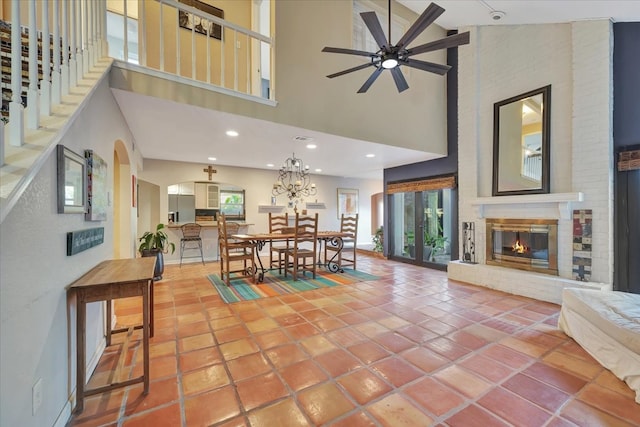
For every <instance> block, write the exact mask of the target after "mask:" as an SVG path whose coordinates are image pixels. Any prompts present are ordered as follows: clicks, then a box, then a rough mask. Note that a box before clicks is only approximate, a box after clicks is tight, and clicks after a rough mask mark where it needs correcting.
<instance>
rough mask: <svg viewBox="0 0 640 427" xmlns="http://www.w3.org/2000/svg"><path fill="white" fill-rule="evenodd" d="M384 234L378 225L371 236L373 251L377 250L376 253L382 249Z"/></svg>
mask: <svg viewBox="0 0 640 427" xmlns="http://www.w3.org/2000/svg"><path fill="white" fill-rule="evenodd" d="M383 238H384V234H383V229H382V226H380V227H379V228H378V229H377V230H376V234H374V235H373V238H372V239H371V240H372V241H373V245H374V247H373V251H374V252H377V253H382V251H383V249H384V241H383Z"/></svg>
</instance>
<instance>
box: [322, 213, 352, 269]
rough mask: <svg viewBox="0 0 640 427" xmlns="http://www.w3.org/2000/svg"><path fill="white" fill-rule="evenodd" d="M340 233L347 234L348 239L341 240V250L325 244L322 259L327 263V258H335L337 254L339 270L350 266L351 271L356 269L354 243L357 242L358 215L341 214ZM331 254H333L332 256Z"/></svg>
mask: <svg viewBox="0 0 640 427" xmlns="http://www.w3.org/2000/svg"><path fill="white" fill-rule="evenodd" d="M340 232H341V233H347V234H348V235H349V236H348V237H343V238H342V243H343V246H342V250H340V248H338V247H335V246H331V245H328V244H326V243H325V245H324V259H325V261H328V260H329V258H327V256H331V257H333V256H335V255H336V254H335V253H336V252H337V253H338V259H337V261H336V262H337V263H338V265H339V266H340V268H343V267H344V266H345V264H351V265H352V266H353V269H354V270H355V269H356V243H357V242H358V214H355V215H345V214H342V217H341V218H340ZM332 252H333V254H332Z"/></svg>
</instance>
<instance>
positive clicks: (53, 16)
mask: <svg viewBox="0 0 640 427" xmlns="http://www.w3.org/2000/svg"><path fill="white" fill-rule="evenodd" d="M23 3H27V7H28V9H27V10H28V16H27V20H26V21H28V25H27V26H26V27H24V26H22V24H23V20H22V17H21V16H20V5H21V4H23ZM38 5H41V8H40V9H39V10H38V7H37V6H38ZM69 6H70V7H69ZM105 16H106V2H104V1H99V0H75V1H71V2H68V1H66V0H50V1H36V0H11V23H10V25H11V50H10V53H9V57H10V59H11V78H10V91H11V101H10V102H9V115H8V118H7V117H3V122H4V121H6V122H7V123H6V126H7V127H8V134H7V135H6V142H7V143H8V144H10V145H12V146H15V147H21V146H23V145H24V141H25V130H26V129H29V130H37V129H38V128H39V127H40V122H41V117H42V116H50V115H51V112H52V108H53V107H54V106H56V105H59V104H60V103H61V102H62V96H64V95H68V94H69V90H70V89H73V88H74V87H76V86H77V84H78V80H80V79H82V78H83V77H84V76H85V75H86V73H88V72H89V70H90V69H91V68H92V67H94V66H95V64H96V61H97V59H98V58H101V57H102V56H103V54H106V52H104V51H103V45H102V44H101V43H98V41H99V40H103V39H104V38H105V36H106V20H105ZM38 22H40V23H41V26H40V27H38V26H37V23H38ZM49 22H51V23H52V24H53V25H52V26H53V34H51V32H50V29H49ZM60 30H62V39H61V38H60ZM25 33H26V34H27V35H28V41H27V42H23V38H24V34H25ZM68 34H71V43H69V40H68ZM52 36H53V39H52ZM52 40H53V55H52V54H51V44H52ZM76 40H77V41H78V43H77V44H76ZM24 50H28V57H27V58H26V61H27V64H28V66H27V68H28V74H27V77H28V80H29V86H28V89H27V90H26V93H27V96H26V108H25V105H24V101H25V99H24V98H23V96H22V93H23V59H24V58H25V55H24V54H23V52H24ZM39 53H41V54H42V55H41V58H39V55H38V54H39ZM3 55H4V53H3ZM61 58H62V61H60V59H61ZM76 58H80V59H81V60H80V62H79V63H77V64H76V63H75V60H76ZM82 58H86V59H84V60H83V59H82ZM70 67H71V68H72V70H70ZM3 86H4V85H3ZM3 89H7V88H4V87H3ZM3 128H4V125H3ZM3 130H4V129H3ZM2 138H3V139H4V138H5V135H4V132H3V135H2ZM3 142H4V141H3ZM5 152H6V150H5V147H4V144H2V149H1V150H0V165H4V164H5Z"/></svg>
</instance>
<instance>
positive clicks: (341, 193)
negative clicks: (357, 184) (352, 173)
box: [338, 188, 358, 219]
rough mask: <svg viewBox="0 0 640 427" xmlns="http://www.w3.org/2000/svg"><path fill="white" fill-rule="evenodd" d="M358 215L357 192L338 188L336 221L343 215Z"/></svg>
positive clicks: (352, 189) (351, 189)
mask: <svg viewBox="0 0 640 427" xmlns="http://www.w3.org/2000/svg"><path fill="white" fill-rule="evenodd" d="M357 213H358V190H357V189H354V188H338V219H340V218H341V217H342V214H345V215H355V214H357Z"/></svg>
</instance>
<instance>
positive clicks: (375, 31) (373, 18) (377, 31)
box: [360, 12, 387, 49]
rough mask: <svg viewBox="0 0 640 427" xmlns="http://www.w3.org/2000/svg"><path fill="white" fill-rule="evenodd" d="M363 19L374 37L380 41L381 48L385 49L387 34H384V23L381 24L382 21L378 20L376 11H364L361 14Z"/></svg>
mask: <svg viewBox="0 0 640 427" xmlns="http://www.w3.org/2000/svg"><path fill="white" fill-rule="evenodd" d="M360 16H361V17H362V20H363V21H364V23H365V24H366V25H367V28H368V29H369V32H370V33H371V35H372V36H373V39H374V40H375V41H376V43H378V46H380V49H383V48H384V47H385V46H387V36H385V35H384V30H383V29H382V25H380V21H378V16H377V15H376V13H375V12H362V13H361V14H360Z"/></svg>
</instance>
